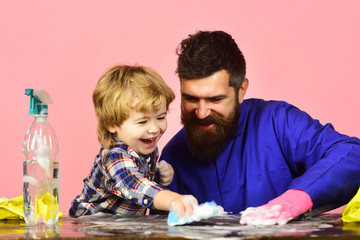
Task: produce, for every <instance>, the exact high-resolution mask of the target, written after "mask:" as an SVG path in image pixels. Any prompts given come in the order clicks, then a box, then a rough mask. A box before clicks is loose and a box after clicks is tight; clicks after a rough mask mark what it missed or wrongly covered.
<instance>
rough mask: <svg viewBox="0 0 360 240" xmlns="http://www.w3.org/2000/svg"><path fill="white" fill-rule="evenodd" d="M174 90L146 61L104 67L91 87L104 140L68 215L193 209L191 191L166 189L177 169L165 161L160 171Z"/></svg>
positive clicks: (193, 201)
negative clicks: (160, 152)
mask: <svg viewBox="0 0 360 240" xmlns="http://www.w3.org/2000/svg"><path fill="white" fill-rule="evenodd" d="M174 98H175V95H174V93H173V91H172V90H171V89H170V88H169V87H168V86H167V85H166V84H165V82H164V81H163V79H162V78H161V76H160V75H159V74H158V73H157V72H156V71H154V70H153V69H151V68H149V67H145V66H128V65H118V66H114V67H112V68H110V69H108V71H106V72H105V73H104V74H103V75H102V76H101V78H100V79H99V81H98V83H97V86H96V88H95V90H94V93H93V102H94V107H95V113H96V116H97V119H98V127H97V132H98V140H99V142H100V143H101V144H102V146H101V149H100V153H99V154H98V155H97V156H96V158H95V161H94V163H93V166H92V169H91V172H90V174H89V176H88V177H87V178H85V179H84V189H83V191H82V193H81V194H80V195H78V196H77V197H76V198H75V199H74V200H73V202H72V204H71V208H70V210H69V215H70V216H75V217H77V216H82V215H90V214H94V213H97V212H104V213H111V214H121V215H135V214H136V215H143V214H145V211H146V209H147V208H150V209H155V210H159V211H170V210H172V211H175V212H176V213H177V214H179V215H183V214H185V213H186V214H191V213H192V211H193V208H194V207H196V206H197V205H198V203H197V200H196V199H195V198H194V197H193V196H191V195H180V194H177V193H175V192H171V191H169V190H166V189H165V188H164V186H163V185H165V186H167V185H169V184H170V182H171V180H172V176H173V170H172V168H171V166H170V165H168V164H167V163H166V162H164V161H161V164H160V165H161V167H160V168H159V172H160V174H159V182H160V183H162V184H163V185H160V184H159V183H157V182H156V181H155V180H156V179H155V177H156V172H157V169H156V163H157V159H158V149H157V143H158V141H159V139H160V138H161V136H162V135H163V134H164V132H165V131H166V129H167V120H166V115H167V111H168V108H169V105H170V103H171V102H172V101H173V100H174Z"/></svg>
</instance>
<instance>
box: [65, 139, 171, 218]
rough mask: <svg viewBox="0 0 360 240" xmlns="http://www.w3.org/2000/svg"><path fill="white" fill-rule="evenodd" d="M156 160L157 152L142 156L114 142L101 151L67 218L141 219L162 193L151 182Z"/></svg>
mask: <svg viewBox="0 0 360 240" xmlns="http://www.w3.org/2000/svg"><path fill="white" fill-rule="evenodd" d="M157 158H158V149H156V150H155V151H154V152H153V153H151V154H150V155H146V156H143V155H139V154H137V153H136V152H135V151H134V150H133V149H131V148H130V147H128V146H127V145H126V144H124V143H123V142H121V141H120V140H118V139H116V138H114V140H113V143H112V146H111V147H110V148H107V149H105V148H103V147H101V149H100V153H99V154H98V155H97V156H96V158H95V161H94V164H93V166H92V169H91V172H90V174H89V176H88V177H87V178H85V179H84V189H83V191H82V193H81V194H80V195H78V196H77V197H76V198H75V199H74V200H73V201H72V203H71V208H70V210H69V215H70V216H74V217H78V216H82V215H90V214H94V213H97V212H103V213H111V214H121V215H144V214H145V211H146V208H153V199H154V196H155V194H156V193H158V192H159V191H160V190H163V189H164V188H163V187H162V186H161V185H159V184H158V183H156V182H154V180H155V172H156V160H157Z"/></svg>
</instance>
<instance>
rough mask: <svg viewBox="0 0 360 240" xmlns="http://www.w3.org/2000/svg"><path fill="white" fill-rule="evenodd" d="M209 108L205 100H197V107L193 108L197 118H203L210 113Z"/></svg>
mask: <svg viewBox="0 0 360 240" xmlns="http://www.w3.org/2000/svg"><path fill="white" fill-rule="evenodd" d="M210 112H211V110H210V108H209V106H208V104H207V103H206V102H205V101H199V103H198V106H197V108H196V109H195V114H196V116H197V117H198V118H199V119H204V118H206V117H207V116H209V115H210Z"/></svg>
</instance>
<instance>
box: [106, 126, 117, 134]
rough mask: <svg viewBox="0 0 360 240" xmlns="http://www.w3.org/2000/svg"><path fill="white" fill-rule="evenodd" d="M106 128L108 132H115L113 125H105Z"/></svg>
mask: <svg viewBox="0 0 360 240" xmlns="http://www.w3.org/2000/svg"><path fill="white" fill-rule="evenodd" d="M107 130H109V132H111V133H115V132H116V128H115V127H114V126H111V127H107Z"/></svg>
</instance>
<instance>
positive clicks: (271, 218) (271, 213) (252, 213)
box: [240, 189, 313, 225]
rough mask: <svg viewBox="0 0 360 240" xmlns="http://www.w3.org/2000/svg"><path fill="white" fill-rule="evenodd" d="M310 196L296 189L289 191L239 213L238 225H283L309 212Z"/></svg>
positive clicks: (310, 205) (311, 204) (310, 206)
mask: <svg viewBox="0 0 360 240" xmlns="http://www.w3.org/2000/svg"><path fill="white" fill-rule="evenodd" d="M312 206H313V203H312V201H311V198H310V196H309V195H308V194H307V193H306V192H304V191H302V190H297V189H290V190H288V191H286V192H285V193H283V194H282V195H280V196H279V197H277V198H274V199H273V200H271V201H270V202H268V203H267V204H265V205H262V206H260V207H249V208H247V209H246V210H245V211H243V212H241V214H242V215H241V219H240V224H248V225H275V224H279V225H283V224H286V223H287V222H288V221H290V220H291V219H293V218H294V217H296V216H298V215H300V214H302V213H304V212H306V211H309V210H311V208H312Z"/></svg>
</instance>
